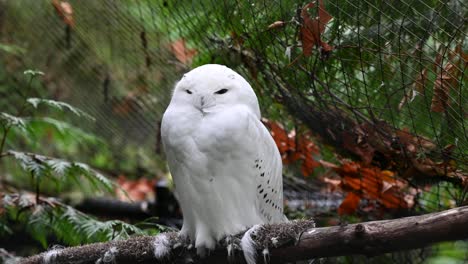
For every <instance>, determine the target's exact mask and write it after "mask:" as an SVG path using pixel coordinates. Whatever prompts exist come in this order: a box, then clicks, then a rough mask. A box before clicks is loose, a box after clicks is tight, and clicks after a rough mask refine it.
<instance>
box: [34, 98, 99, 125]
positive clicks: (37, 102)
mask: <svg viewBox="0 0 468 264" xmlns="http://www.w3.org/2000/svg"><path fill="white" fill-rule="evenodd" d="M26 101H27V102H28V103H30V104H31V105H32V106H33V107H34V108H37V107H38V106H39V105H41V104H43V105H46V106H49V107H52V108H55V109H58V110H61V111H64V110H68V111H70V112H72V113H73V114H75V115H77V116H79V117H85V118H88V119H90V120H92V121H94V120H95V119H94V118H93V117H92V116H91V115H89V114H88V113H86V112H84V111H83V110H81V109H78V108H76V107H74V106H72V105H70V104H67V103H64V102H59V101H54V100H49V99H42V98H28V99H27V100H26Z"/></svg>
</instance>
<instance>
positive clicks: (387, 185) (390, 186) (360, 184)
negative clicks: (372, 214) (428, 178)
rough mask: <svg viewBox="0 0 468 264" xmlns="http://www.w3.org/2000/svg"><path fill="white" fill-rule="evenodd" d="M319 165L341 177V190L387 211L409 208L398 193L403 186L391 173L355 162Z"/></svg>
mask: <svg viewBox="0 0 468 264" xmlns="http://www.w3.org/2000/svg"><path fill="white" fill-rule="evenodd" d="M321 164H322V165H323V166H325V167H326V168H331V169H333V170H334V171H335V172H337V173H338V175H340V176H341V183H340V186H341V188H342V189H343V190H346V191H349V192H350V193H355V194H356V195H358V196H359V197H360V198H364V199H370V200H376V201H379V202H380V203H381V204H382V205H383V206H385V207H386V208H389V209H397V208H408V207H409V205H408V203H407V202H406V200H405V195H404V194H403V193H402V192H401V191H400V188H401V187H402V186H404V185H405V184H404V182H403V181H402V180H397V179H396V178H395V175H394V173H393V172H392V171H388V170H381V169H379V168H377V167H373V166H370V167H368V166H364V165H362V164H360V163H357V162H344V163H343V164H341V166H336V165H335V166H332V165H330V164H328V163H326V162H321Z"/></svg>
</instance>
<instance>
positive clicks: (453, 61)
mask: <svg viewBox="0 0 468 264" xmlns="http://www.w3.org/2000/svg"><path fill="white" fill-rule="evenodd" d="M449 54H450V56H449V59H448V61H447V63H446V64H445V65H444V67H443V69H441V70H440V72H438V73H437V76H436V79H435V81H434V95H433V96H432V103H431V111H433V112H438V113H441V112H445V111H446V110H447V107H448V106H449V105H450V100H449V99H450V91H451V90H453V89H456V88H457V87H458V85H459V82H460V80H459V77H460V74H461V73H462V71H461V68H462V67H461V62H462V61H463V60H464V54H463V51H462V48H461V44H458V45H457V47H456V48H455V51H454V52H449ZM436 63H437V59H436Z"/></svg>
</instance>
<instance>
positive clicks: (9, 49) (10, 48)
mask: <svg viewBox="0 0 468 264" xmlns="http://www.w3.org/2000/svg"><path fill="white" fill-rule="evenodd" d="M0 51H4V52H6V53H10V54H15V55H21V54H24V53H25V52H26V50H25V49H23V48H21V47H19V46H16V45H11V44H4V43H0Z"/></svg>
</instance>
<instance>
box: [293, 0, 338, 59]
mask: <svg viewBox="0 0 468 264" xmlns="http://www.w3.org/2000/svg"><path fill="white" fill-rule="evenodd" d="M318 2H319V6H318V15H317V17H315V18H311V17H310V15H309V13H308V10H309V9H312V8H316V7H315V4H316V1H312V2H310V3H308V4H307V5H305V6H304V7H303V8H302V11H301V17H302V20H303V25H302V26H301V28H300V32H301V34H300V38H301V42H302V52H303V54H304V56H310V55H312V49H313V47H314V46H316V47H319V46H320V47H322V49H323V51H325V52H329V51H331V50H333V48H332V47H331V46H330V45H328V43H326V42H324V41H322V39H321V34H323V32H324V31H325V27H326V25H327V23H328V22H329V21H330V20H331V19H332V18H333V17H332V16H331V15H330V14H328V12H327V11H326V10H325V6H324V4H323V0H318Z"/></svg>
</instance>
